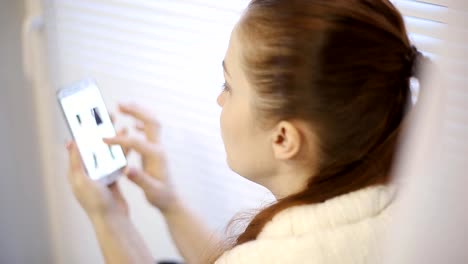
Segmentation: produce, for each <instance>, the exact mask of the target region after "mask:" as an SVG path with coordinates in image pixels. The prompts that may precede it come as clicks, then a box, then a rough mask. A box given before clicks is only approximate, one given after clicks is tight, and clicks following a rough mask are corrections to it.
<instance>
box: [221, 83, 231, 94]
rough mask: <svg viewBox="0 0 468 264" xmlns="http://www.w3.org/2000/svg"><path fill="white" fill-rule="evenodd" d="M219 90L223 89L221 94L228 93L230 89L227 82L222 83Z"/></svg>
mask: <svg viewBox="0 0 468 264" xmlns="http://www.w3.org/2000/svg"><path fill="white" fill-rule="evenodd" d="M221 88H223V92H229V91H230V90H231V87H229V85H228V84H227V82H225V83H223V85H221Z"/></svg>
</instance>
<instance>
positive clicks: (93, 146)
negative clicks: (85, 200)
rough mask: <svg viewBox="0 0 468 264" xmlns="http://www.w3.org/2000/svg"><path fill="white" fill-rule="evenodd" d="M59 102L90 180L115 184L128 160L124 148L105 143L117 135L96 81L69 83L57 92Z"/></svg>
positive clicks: (86, 80)
mask: <svg viewBox="0 0 468 264" xmlns="http://www.w3.org/2000/svg"><path fill="white" fill-rule="evenodd" d="M57 99H58V101H59V104H60V106H61V109H62V112H63V115H64V117H65V120H66V122H67V124H68V128H69V129H70V132H71V134H72V136H73V139H74V140H75V142H76V145H77V147H78V151H79V153H80V156H81V160H82V162H83V165H84V168H85V170H86V172H87V173H88V175H89V177H90V178H91V179H93V180H96V181H100V182H102V183H104V184H111V183H113V182H114V181H115V180H116V179H117V178H118V177H119V175H121V172H122V170H123V169H124V168H125V167H126V166H127V159H126V157H125V154H124V151H123V150H122V148H121V146H119V145H114V146H109V145H107V144H105V143H104V142H103V141H102V139H103V138H104V137H114V136H116V131H115V128H114V125H113V124H112V121H111V118H110V116H109V113H108V111H107V108H106V105H105V104H104V100H103V98H102V95H101V92H100V90H99V88H98V86H97V84H96V82H95V81H94V80H92V79H85V80H81V81H78V82H76V83H73V84H70V85H68V86H66V87H64V88H63V89H60V90H59V91H57Z"/></svg>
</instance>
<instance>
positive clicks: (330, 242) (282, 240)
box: [216, 186, 395, 264]
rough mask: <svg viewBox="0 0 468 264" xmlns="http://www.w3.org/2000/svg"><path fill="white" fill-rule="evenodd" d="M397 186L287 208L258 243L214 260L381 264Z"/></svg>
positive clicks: (230, 263) (224, 262) (236, 263)
mask: <svg viewBox="0 0 468 264" xmlns="http://www.w3.org/2000/svg"><path fill="white" fill-rule="evenodd" d="M394 196H395V189H394V188H393V187H386V186H373V187H368V188H365V189H362V190H358V191H356V192H352V193H348V194H345V195H342V196H339V197H336V198H333V199H330V200H328V201H326V202H324V203H322V204H316V205H302V206H295V207H292V208H288V209H286V210H284V211H282V212H280V213H279V214H277V215H276V216H275V217H274V218H273V219H272V221H270V222H269V223H268V224H267V225H265V227H264V229H263V230H262V232H261V233H260V234H259V236H258V238H257V239H256V240H255V241H250V242H248V243H245V244H242V245H240V246H237V247H235V248H233V249H232V250H230V251H227V252H225V253H224V254H223V255H222V256H221V257H220V258H219V259H218V260H217V261H216V264H244V263H245V264H247V263H249V264H250V263H268V264H270V263H271V264H275V263H295V264H297V263H311V264H347V263H350V264H351V263H352V264H358V263H359V264H364V263H366V264H367V263H369V264H370V263H372V264H375V263H379V262H380V257H381V256H380V246H381V242H382V237H383V232H384V231H385V227H386V226H387V225H388V222H389V211H390V209H389V208H390V205H391V204H392V202H393V200H394Z"/></svg>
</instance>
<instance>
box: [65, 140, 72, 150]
mask: <svg viewBox="0 0 468 264" xmlns="http://www.w3.org/2000/svg"><path fill="white" fill-rule="evenodd" d="M71 145H72V143H71V142H67V143H66V144H65V147H66V148H67V149H68V150H70V149H71Z"/></svg>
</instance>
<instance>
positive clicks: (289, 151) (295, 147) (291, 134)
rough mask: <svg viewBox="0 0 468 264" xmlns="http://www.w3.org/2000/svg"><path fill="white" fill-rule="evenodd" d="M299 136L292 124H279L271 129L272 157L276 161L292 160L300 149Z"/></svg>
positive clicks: (300, 139) (283, 122)
mask: <svg viewBox="0 0 468 264" xmlns="http://www.w3.org/2000/svg"><path fill="white" fill-rule="evenodd" d="M301 141H302V138H301V134H300V132H299V130H298V128H297V127H296V126H294V124H293V123H291V122H288V121H281V122H279V123H278V124H277V125H276V126H275V128H274V129H273V134H272V142H271V143H272V148H273V155H274V157H275V158H276V159H278V160H290V159H292V158H294V157H295V156H296V155H297V154H298V153H299V151H300V149H301V144H302V142H301Z"/></svg>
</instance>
